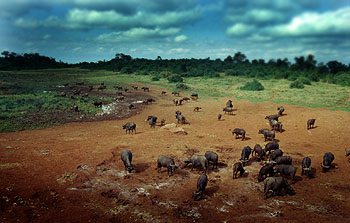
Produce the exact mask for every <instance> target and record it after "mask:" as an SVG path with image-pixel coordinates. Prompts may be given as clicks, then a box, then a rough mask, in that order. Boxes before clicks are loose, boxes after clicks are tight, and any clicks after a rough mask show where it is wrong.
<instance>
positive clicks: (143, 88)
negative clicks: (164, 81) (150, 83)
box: [141, 87, 149, 92]
mask: <svg viewBox="0 0 350 223" xmlns="http://www.w3.org/2000/svg"><path fill="white" fill-rule="evenodd" d="M141 89H142V90H143V91H144V92H146V91H147V92H149V87H142V88H141Z"/></svg>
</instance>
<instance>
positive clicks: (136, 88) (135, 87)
mask: <svg viewBox="0 0 350 223" xmlns="http://www.w3.org/2000/svg"><path fill="white" fill-rule="evenodd" d="M131 87H132V88H133V89H134V90H136V91H137V90H138V89H139V87H138V86H131Z"/></svg>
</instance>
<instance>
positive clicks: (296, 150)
mask: <svg viewBox="0 0 350 223" xmlns="http://www.w3.org/2000/svg"><path fill="white" fill-rule="evenodd" d="M160 92H161V89H159V88H156V87H152V88H151V92H149V95H151V96H152V97H154V98H156V100H157V102H156V103H154V104H153V105H150V106H145V107H144V110H143V111H142V112H141V113H140V114H136V115H135V116H132V117H129V118H127V119H124V120H106V121H99V122H79V123H70V124H65V125H62V126H58V127H52V128H48V129H42V130H33V131H20V132H13V133H2V134H0V179H1V180H0V222H350V199H349V198H350V193H349V192H350V180H349V179H350V176H349V174H348V169H349V165H350V163H349V161H348V160H347V158H346V157H345V151H344V150H345V149H346V148H349V147H350V143H349V135H350V125H349V123H350V115H349V113H346V112H341V111H329V110H327V109H306V108H301V107H297V106H292V105H283V106H284V107H285V109H286V112H285V113H286V115H284V116H282V117H281V118H280V121H281V122H282V123H283V126H284V130H285V131H284V132H283V133H276V138H277V139H278V140H279V143H280V147H281V149H282V150H283V151H284V153H285V154H286V155H289V156H292V157H293V164H294V165H295V166H296V167H298V171H297V177H296V182H295V183H294V184H292V187H293V188H294V190H295V192H296V195H294V196H288V195H285V196H279V197H272V198H269V199H267V200H264V199H263V183H258V182H257V175H258V172H259V169H260V168H261V165H260V163H258V162H252V163H251V164H249V165H248V166H247V167H246V173H245V174H244V176H243V177H242V178H238V179H235V180H233V179H232V164H233V163H235V162H237V161H238V160H239V158H240V154H241V150H242V148H243V147H244V146H246V145H249V146H250V147H252V148H253V147H254V145H255V144H256V143H259V144H261V145H264V144H265V143H264V140H263V136H262V135H259V134H258V130H259V129H261V128H268V127H269V126H268V124H267V121H266V120H265V119H264V117H265V116H266V115H270V114H275V113H276V112H277V111H276V107H277V106H278V105H276V104H273V103H272V102H264V103H252V102H249V101H237V100H235V99H232V98H231V100H233V103H234V106H235V108H237V111H235V112H234V115H223V120H222V121H218V120H217V115H218V114H219V113H222V112H221V111H222V108H223V107H224V106H225V103H226V101H227V100H228V99H230V98H220V99H219V100H214V99H208V100H204V99H201V98H200V99H199V100H198V101H190V102H186V103H184V105H182V106H177V107H175V105H174V104H173V103H172V99H173V98H174V96H172V95H170V93H169V92H168V95H166V96H161V95H160ZM196 106H199V107H202V110H201V111H200V112H193V108H194V107H196ZM176 110H181V111H182V113H183V115H184V116H185V117H186V118H187V119H188V120H189V121H190V123H191V125H180V126H181V127H183V128H184V129H185V131H186V132H187V133H188V134H187V135H180V134H174V133H172V132H170V131H168V130H164V129H161V128H160V127H159V126H156V128H154V129H152V128H150V127H149V125H148V123H147V122H145V119H146V117H147V116H148V115H155V116H157V117H158V118H159V119H158V120H160V119H162V118H164V119H165V120H166V123H167V124H169V123H175V121H176V120H175V111H176ZM310 118H316V127H315V128H314V129H310V130H307V129H306V121H307V120H308V119H310ZM129 121H133V122H135V123H136V124H137V134H132V135H128V134H125V131H124V130H123V129H122V127H121V126H122V125H123V124H125V123H126V122H129ZM233 128H244V129H245V130H246V132H247V135H246V136H247V140H246V141H241V140H240V139H236V140H235V139H234V137H233V136H232V134H231V132H229V131H228V130H229V129H233ZM123 149H129V150H131V151H132V153H133V161H132V162H133V164H134V165H135V169H136V171H135V172H133V173H131V174H126V173H125V172H124V167H123V164H122V162H121V160H120V154H121V151H122V150H123ZM206 151H214V152H217V153H218V154H219V162H220V165H219V169H218V170H214V171H211V170H210V171H209V172H208V177H209V182H208V186H207V189H206V193H205V196H204V199H203V200H200V201H193V200H192V193H193V191H194V190H195V189H196V181H197V178H198V176H199V175H200V174H201V171H199V170H197V169H195V170H193V171H192V172H191V171H190V169H189V168H185V169H183V168H179V169H177V170H176V173H175V174H174V176H171V177H170V178H168V176H167V173H166V170H165V169H163V171H162V172H161V173H158V172H157V171H156V169H155V167H156V160H157V157H158V156H159V155H166V156H170V157H173V158H174V159H175V161H176V163H177V164H178V165H180V167H182V166H183V165H182V164H183V161H184V160H185V159H187V158H188V157H189V156H190V155H191V154H192V153H194V152H197V153H200V154H204V153H205V152H206ZM329 151H330V152H332V153H333V154H334V155H335V160H334V163H333V168H332V169H331V170H330V171H328V172H327V173H322V171H321V166H320V164H321V161H322V157H323V155H324V153H325V152H329ZM305 156H309V157H310V158H311V159H312V165H311V166H312V167H313V168H314V172H315V171H316V173H315V176H314V177H313V178H307V177H305V176H304V177H301V176H300V172H301V160H302V158H303V157H305ZM289 182H291V181H290V180H289Z"/></svg>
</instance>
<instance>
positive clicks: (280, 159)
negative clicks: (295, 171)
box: [273, 150, 293, 165]
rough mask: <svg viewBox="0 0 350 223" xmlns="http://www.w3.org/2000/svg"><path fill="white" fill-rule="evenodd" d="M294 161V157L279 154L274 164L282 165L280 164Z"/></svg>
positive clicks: (288, 163) (289, 163) (290, 163)
mask: <svg viewBox="0 0 350 223" xmlns="http://www.w3.org/2000/svg"><path fill="white" fill-rule="evenodd" d="M276 151H277V150H276ZM292 162H293V159H292V157H290V156H278V157H277V158H276V159H275V160H274V161H273V164H275V165H280V164H286V165H292Z"/></svg>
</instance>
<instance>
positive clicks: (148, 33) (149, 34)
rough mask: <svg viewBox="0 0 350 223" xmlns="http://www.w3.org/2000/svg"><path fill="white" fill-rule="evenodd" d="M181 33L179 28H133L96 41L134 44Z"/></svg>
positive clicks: (106, 35)
mask: <svg viewBox="0 0 350 223" xmlns="http://www.w3.org/2000/svg"><path fill="white" fill-rule="evenodd" d="M178 32H180V29H179V28H168V29H160V28H155V29H146V28H132V29H130V30H128V31H124V32H111V33H106V34H101V35H99V36H98V37H97V38H96V40H97V41H99V42H105V43H106V42H107V43H108V42H109V43H111V42H132V41H137V40H146V39H154V38H165V37H168V36H172V35H175V34H177V33H178Z"/></svg>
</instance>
